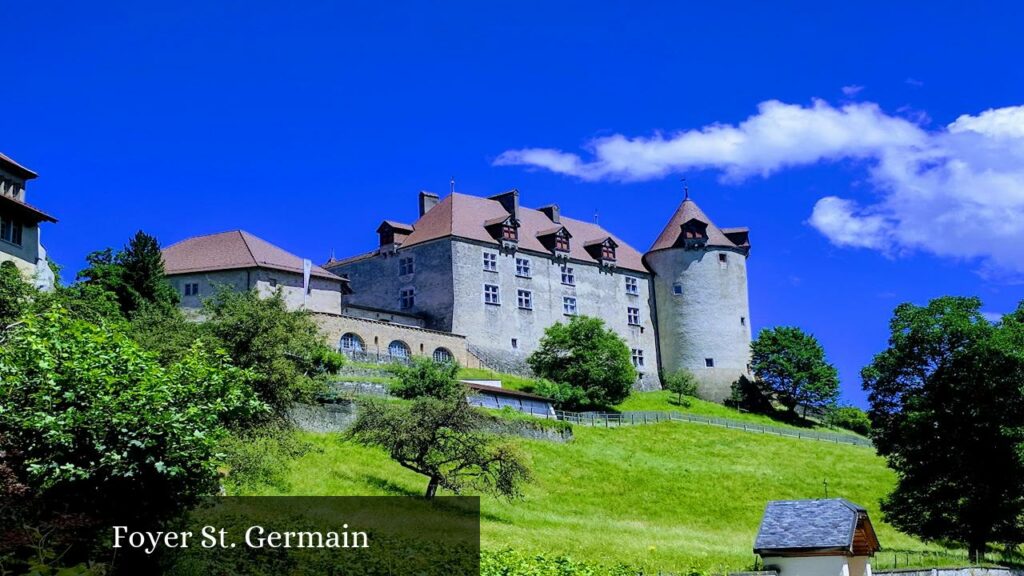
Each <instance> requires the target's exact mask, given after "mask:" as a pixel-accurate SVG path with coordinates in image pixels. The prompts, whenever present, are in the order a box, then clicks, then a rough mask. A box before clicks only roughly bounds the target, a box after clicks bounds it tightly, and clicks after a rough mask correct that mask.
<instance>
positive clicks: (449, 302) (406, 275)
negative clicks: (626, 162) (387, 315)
mask: <svg viewBox="0 0 1024 576" xmlns="http://www.w3.org/2000/svg"><path fill="white" fill-rule="evenodd" d="M419 215H420V216H419V219H417V220H416V221H415V222H413V223H411V224H406V223H401V222H396V221H393V220H385V221H384V222H383V223H381V225H380V227H378V229H377V234H378V235H379V240H380V242H379V246H378V248H377V249H375V250H373V251H371V252H369V253H366V254H362V255H359V256H355V257H351V258H346V259H342V260H333V259H332V260H331V261H329V262H327V263H326V264H324V265H323V268H324V269H326V270H327V271H329V272H331V273H334V274H336V275H338V276H339V277H341V278H344V279H346V280H347V281H348V282H349V285H350V286H351V290H352V293H351V294H348V295H346V296H345V300H346V302H347V303H349V304H351V305H354V306H359V307H366V308H370V309H382V310H395V311H398V312H401V313H402V314H406V315H410V316H414V317H418V318H421V319H422V320H423V325H424V327H425V328H427V329H430V330H435V331H439V332H447V333H454V334H460V335H464V336H465V339H466V345H467V348H468V350H469V352H470V353H471V354H472V355H473V356H475V357H476V358H478V359H479V360H480V361H481V362H482V363H483V364H484V365H486V366H489V367H491V368H494V369H498V370H505V371H521V370H523V368H524V367H525V360H526V357H527V356H528V355H529V354H530V353H531V352H532V351H533V350H534V349H536V348H537V346H538V344H539V342H540V339H541V337H542V336H543V334H544V329H545V328H547V327H548V326H550V325H552V324H554V323H555V322H558V321H561V320H565V319H566V318H568V317H571V316H575V315H579V314H585V315H589V316H596V317H599V318H601V319H602V320H604V321H605V323H606V324H607V325H608V326H609V327H610V328H611V329H613V330H614V331H615V332H617V333H618V334H619V335H620V336H622V338H623V339H624V340H625V341H626V343H627V344H628V346H629V347H630V349H631V354H632V359H633V363H634V365H635V366H636V368H637V370H638V372H639V373H640V378H639V381H638V382H637V387H638V388H641V389H654V388H658V387H660V379H659V368H660V369H661V370H663V371H675V370H679V369H688V370H690V371H692V372H694V373H695V374H696V375H697V377H698V379H699V380H700V382H701V389H700V395H701V396H702V397H704V398H708V399H712V400H722V399H724V398H725V397H727V396H728V394H729V391H730V385H731V384H732V382H734V381H735V380H736V379H738V378H739V377H740V376H742V375H745V374H746V373H747V371H748V367H747V365H748V361H749V349H750V337H751V333H750V322H749V304H748V298H747V272H746V259H747V257H748V255H749V250H750V243H749V240H748V231H747V229H745V228H718V227H717V226H715V224H714V223H713V222H712V221H711V219H710V218H708V216H707V215H706V214H704V212H703V211H701V209H700V208H699V207H698V206H697V204H696V203H695V202H694V201H693V200H691V199H689V198H688V197H687V198H686V199H685V200H684V201H683V203H682V204H681V205H680V207H679V209H678V210H677V211H676V212H675V213H674V214H673V215H672V217H671V218H670V219H669V221H668V224H667V225H666V226H665V228H664V230H663V231H662V232H661V234H660V235H659V236H658V238H657V240H656V241H655V243H654V245H653V246H652V247H651V249H650V250H649V251H648V252H647V253H646V254H641V253H640V252H639V251H637V250H636V249H634V248H633V247H631V246H629V245H628V244H626V243H625V242H623V241H622V240H621V239H620V238H618V237H616V236H615V235H613V234H611V233H610V232H608V231H607V230H605V229H604V228H602V227H600V226H598V225H597V224H594V223H590V222H584V221H581V220H576V219H573V218H568V217H566V216H563V215H562V214H561V213H560V210H559V208H558V206H556V205H549V206H545V207H541V208H538V209H531V208H526V207H523V206H521V205H520V198H519V192H518V191H516V190H511V191H509V192H505V193H502V194H498V195H496V196H492V197H490V198H482V197H477V196H470V195H465V194H460V193H452V194H451V195H449V196H447V197H446V198H444V199H443V200H441V199H440V198H439V197H438V196H437V195H434V194H430V193H427V192H421V193H420V196H419ZM353 336H354V335H353ZM349 345H351V346H357V347H358V346H362V339H361V338H360V340H359V341H358V342H353V339H352V338H351V337H350V338H349V340H348V341H343V342H341V347H342V348H346V346H349Z"/></svg>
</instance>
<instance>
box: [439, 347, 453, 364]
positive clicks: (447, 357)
mask: <svg viewBox="0 0 1024 576" xmlns="http://www.w3.org/2000/svg"><path fill="white" fill-rule="evenodd" d="M452 360H454V358H453V357H452V352H451V350H449V349H447V348H438V349H437V350H434V362H437V363H438V364H445V363H449V362H451V361H452Z"/></svg>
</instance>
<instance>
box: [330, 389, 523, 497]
mask: <svg viewBox="0 0 1024 576" xmlns="http://www.w3.org/2000/svg"><path fill="white" fill-rule="evenodd" d="M480 423H481V415H480V414H479V413H478V412H477V411H476V410H474V409H473V408H471V407H470V406H469V405H468V404H467V403H466V401H465V399H464V398H461V397H457V396H450V397H446V398H434V397H429V396H427V397H422V398H420V399H418V400H416V401H415V402H414V403H413V404H412V405H411V406H410V405H406V404H397V403H387V402H381V401H376V400H371V401H367V402H364V403H363V404H361V405H360V412H359V417H358V419H357V420H356V423H355V424H354V425H353V427H352V428H351V429H350V430H349V431H348V432H347V438H348V439H350V440H353V441H355V442H356V443H358V444H361V445H363V446H371V447H377V448H383V449H384V450H386V451H387V452H388V455H389V456H390V457H391V459H392V460H394V461H395V462H397V463H398V464H400V465H401V466H402V467H403V468H407V469H409V470H412V471H413V472H416V473H418V474H422V475H424V476H426V477H427V478H428V482H427V489H426V493H425V496H426V498H427V499H432V498H433V497H434V496H435V495H436V494H437V490H438V488H444V489H446V490H450V491H452V492H454V493H455V494H462V493H463V492H466V491H478V492H484V493H488V494H494V495H497V496H503V497H506V498H510V499H511V498H515V497H518V496H520V486H521V485H522V483H523V482H526V481H528V480H529V479H530V471H529V468H528V467H527V465H526V464H525V463H524V461H523V459H522V456H521V455H520V454H519V452H518V451H517V450H516V448H515V447H514V446H513V445H511V444H508V443H505V442H500V441H499V440H497V437H496V436H495V435H493V434H490V433H487V432H484V431H482V430H480Z"/></svg>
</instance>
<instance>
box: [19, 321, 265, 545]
mask: <svg viewBox="0 0 1024 576" xmlns="http://www.w3.org/2000/svg"><path fill="white" fill-rule="evenodd" d="M116 328H117V327H116V326H105V327H99V326H96V325H94V324H91V323H89V322H85V321H83V320H79V319H77V318H73V317H71V316H69V315H68V314H67V313H66V312H65V311H63V310H62V309H61V308H59V307H56V308H53V309H50V310H47V311H45V312H43V313H42V314H40V315H34V316H29V317H25V319H24V323H23V324H21V325H20V326H18V327H16V328H15V329H13V330H11V331H9V332H10V333H9V335H8V338H7V340H6V341H5V342H4V345H3V346H0V438H2V443H3V446H2V447H0V452H3V453H4V456H3V457H0V468H5V469H6V470H0V476H3V477H4V478H3V479H0V482H2V483H3V485H4V486H5V488H4V490H5V491H10V490H11V489H12V487H13V489H15V490H19V491H22V492H26V491H28V493H29V494H30V495H31V498H32V499H31V506H29V507H27V508H26V510H27V511H28V512H29V513H31V514H33V515H34V518H36V519H40V518H44V517H45V516H46V515H47V514H49V515H50V516H51V517H52V516H57V515H63V514H80V515H82V516H83V517H85V518H88V519H89V523H88V524H87V525H85V526H79V527H78V528H79V529H78V530H76V531H75V532H78V533H82V532H85V530H83V528H97V529H99V528H100V527H102V529H103V530H104V531H109V526H110V525H112V524H111V523H112V522H120V523H131V524H134V525H139V526H155V525H156V523H159V522H160V521H162V520H165V519H167V518H169V517H171V516H173V515H175V514H177V513H178V512H179V511H181V510H182V509H184V508H185V507H187V506H189V505H190V504H191V503H193V502H195V501H196V499H197V498H198V497H200V496H202V495H206V494H214V493H216V492H217V490H218V487H219V474H218V469H217V465H218V450H217V444H218V441H219V440H220V439H221V438H223V437H224V436H225V435H226V434H227V433H228V431H229V430H230V429H231V428H234V427H238V426H241V425H243V424H244V423H245V422H247V421H249V420H251V419H252V418H253V417H254V416H255V415H256V414H258V413H260V412H262V411H264V410H265V409H266V407H265V405H264V404H262V403H261V402H259V401H258V400H257V399H256V397H255V395H254V394H253V393H252V391H251V389H250V388H249V386H248V385H247V379H248V378H249V375H248V374H247V373H246V372H245V371H243V370H239V369H238V368H235V367H233V366H231V365H230V363H229V362H228V359H227V358H226V357H225V356H223V355H220V354H213V353H209V352H207V351H205V350H204V349H203V348H202V347H201V346H196V347H194V348H193V349H192V350H191V351H190V353H189V354H187V355H186V356H185V357H184V358H182V360H181V361H180V362H177V363H175V364H173V365H171V366H168V367H163V366H161V365H159V364H158V363H157V362H155V361H154V360H153V358H152V357H151V356H150V355H149V354H147V353H145V352H143V351H142V350H140V349H139V347H138V346H137V345H136V344H135V343H134V342H132V341H131V340H130V339H129V338H128V337H127V336H125V335H124V334H123V333H121V332H120V331H119V330H117V329H116ZM20 525H21V523H18V524H13V523H12V524H7V523H4V526H5V527H7V526H20ZM107 533H108V532H107ZM79 537H80V536H79Z"/></svg>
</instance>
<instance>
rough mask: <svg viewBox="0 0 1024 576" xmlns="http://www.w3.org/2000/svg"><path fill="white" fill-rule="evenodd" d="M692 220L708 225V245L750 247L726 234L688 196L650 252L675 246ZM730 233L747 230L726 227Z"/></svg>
mask: <svg viewBox="0 0 1024 576" xmlns="http://www.w3.org/2000/svg"><path fill="white" fill-rule="evenodd" d="M690 220H698V221H700V222H703V223H705V224H707V225H708V227H707V235H708V243H707V245H708V246H717V247H723V248H745V247H749V246H750V244H749V243H743V244H736V243H735V242H733V241H732V240H730V239H729V237H728V236H726V235H725V233H724V232H723V230H722V229H721V228H719V227H718V226H715V223H714V222H712V221H711V219H710V218H708V216H707V214H705V213H704V211H703V210H701V209H700V206H697V203H696V202H694V201H693V200H690V199H689V198H687V199H686V200H683V203H682V204H680V205H679V208H678V209H677V210H676V212H675V214H673V215H672V218H671V219H670V220H669V221H668V224H666V225H665V229H664V230H662V231H661V235H659V236H658V239H657V240H655V241H654V245H653V246H651V249H650V250H648V253H650V252H654V251H656V250H665V249H666V248H674V247H675V246H676V242H677V241H678V240H679V236H680V234H682V233H683V224H686V223H687V222H689V221H690ZM725 230H728V231H729V233H730V234H736V233H737V232H745V231H746V228H726V229H725Z"/></svg>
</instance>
